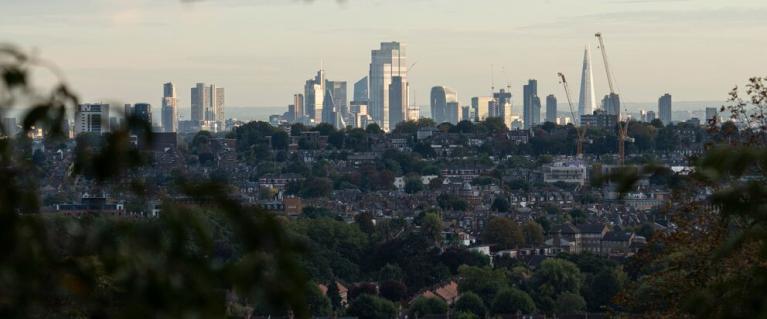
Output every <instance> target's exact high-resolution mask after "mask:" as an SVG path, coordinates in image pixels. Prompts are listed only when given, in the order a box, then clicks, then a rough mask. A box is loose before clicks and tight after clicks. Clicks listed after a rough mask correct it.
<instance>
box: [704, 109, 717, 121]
mask: <svg viewBox="0 0 767 319" xmlns="http://www.w3.org/2000/svg"><path fill="white" fill-rule="evenodd" d="M712 122H713V123H719V110H718V109H717V108H715V107H707V108H706V123H709V124H710V123H712Z"/></svg>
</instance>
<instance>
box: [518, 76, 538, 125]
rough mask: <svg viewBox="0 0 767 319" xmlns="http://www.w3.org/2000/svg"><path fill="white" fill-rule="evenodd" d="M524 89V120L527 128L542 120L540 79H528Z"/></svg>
mask: <svg viewBox="0 0 767 319" xmlns="http://www.w3.org/2000/svg"><path fill="white" fill-rule="evenodd" d="M522 91H523V94H522V96H523V99H524V101H523V110H522V112H523V117H524V119H523V121H524V122H525V128H531V127H533V126H535V125H537V124H539V123H540V122H541V99H540V98H538V81H537V80H533V79H531V80H528V81H527V84H526V85H524V86H523V87H522Z"/></svg>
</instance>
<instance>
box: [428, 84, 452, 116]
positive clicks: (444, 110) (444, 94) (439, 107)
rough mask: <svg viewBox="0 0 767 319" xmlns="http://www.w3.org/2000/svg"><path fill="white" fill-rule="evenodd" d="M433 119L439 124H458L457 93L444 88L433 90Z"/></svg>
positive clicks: (438, 87)
mask: <svg viewBox="0 0 767 319" xmlns="http://www.w3.org/2000/svg"><path fill="white" fill-rule="evenodd" d="M448 105H449V106H448ZM431 118H432V119H433V120H434V122H435V123H437V124H440V123H445V122H450V123H457V121H456V120H457V119H458V95H457V94H456V93H455V91H453V90H451V89H449V88H446V87H444V86H435V87H433V88H431Z"/></svg>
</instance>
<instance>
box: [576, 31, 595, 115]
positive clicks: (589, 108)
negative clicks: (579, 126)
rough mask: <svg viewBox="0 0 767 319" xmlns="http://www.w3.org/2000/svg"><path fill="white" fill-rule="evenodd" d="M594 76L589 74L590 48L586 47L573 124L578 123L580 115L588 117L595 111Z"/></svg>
mask: <svg viewBox="0 0 767 319" xmlns="http://www.w3.org/2000/svg"><path fill="white" fill-rule="evenodd" d="M595 95H596V94H594V74H593V73H592V72H591V48H590V47H589V46H586V51H585V52H584V53H583V69H582V71H581V93H580V97H579V98H578V114H577V116H576V119H575V122H576V123H580V118H581V116H582V115H590V114H591V113H592V112H594V109H596V101H595V100H594V96H595Z"/></svg>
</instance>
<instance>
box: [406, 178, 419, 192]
mask: <svg viewBox="0 0 767 319" xmlns="http://www.w3.org/2000/svg"><path fill="white" fill-rule="evenodd" d="M422 190H423V183H421V179H420V178H408V179H407V182H405V193H408V194H415V193H418V192H420V191H422Z"/></svg>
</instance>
